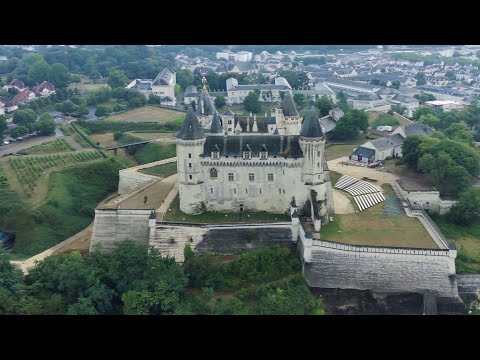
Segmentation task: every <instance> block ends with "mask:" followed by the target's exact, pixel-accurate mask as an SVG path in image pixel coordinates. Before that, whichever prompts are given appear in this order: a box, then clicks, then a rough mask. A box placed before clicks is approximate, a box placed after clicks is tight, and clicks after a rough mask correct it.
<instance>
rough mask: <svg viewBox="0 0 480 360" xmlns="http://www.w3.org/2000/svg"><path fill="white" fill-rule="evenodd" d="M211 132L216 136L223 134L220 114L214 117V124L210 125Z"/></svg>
mask: <svg viewBox="0 0 480 360" xmlns="http://www.w3.org/2000/svg"><path fill="white" fill-rule="evenodd" d="M210 132H211V133H214V134H219V133H222V132H223V130H222V123H221V121H220V116H218V113H215V115H213V119H212V124H211V125H210Z"/></svg>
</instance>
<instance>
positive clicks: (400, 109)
mask: <svg viewBox="0 0 480 360" xmlns="http://www.w3.org/2000/svg"><path fill="white" fill-rule="evenodd" d="M392 111H393V112H396V113H397V114H400V115H404V114H405V113H406V112H407V108H406V107H405V106H401V105H392Z"/></svg>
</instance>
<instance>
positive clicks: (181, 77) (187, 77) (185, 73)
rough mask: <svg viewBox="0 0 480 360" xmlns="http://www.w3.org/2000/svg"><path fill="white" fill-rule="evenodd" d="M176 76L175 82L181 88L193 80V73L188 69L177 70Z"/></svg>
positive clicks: (190, 83)
mask: <svg viewBox="0 0 480 360" xmlns="http://www.w3.org/2000/svg"><path fill="white" fill-rule="evenodd" d="M176 76H177V84H179V85H180V86H181V88H182V89H183V90H185V88H186V87H188V86H190V85H192V84H193V82H194V78H193V73H192V72H191V71H190V70H188V69H180V70H177V74H176Z"/></svg>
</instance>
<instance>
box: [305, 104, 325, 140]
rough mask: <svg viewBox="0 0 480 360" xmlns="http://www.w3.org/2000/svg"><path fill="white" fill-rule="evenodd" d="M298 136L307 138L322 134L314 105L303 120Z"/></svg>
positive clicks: (317, 136)
mask: <svg viewBox="0 0 480 360" xmlns="http://www.w3.org/2000/svg"><path fill="white" fill-rule="evenodd" d="M300 136H302V137H308V138H319V137H322V136H323V132H322V128H321V127H320V122H319V121H318V116H317V112H316V111H315V107H314V106H313V105H312V107H311V108H310V111H309V112H308V114H307V116H305V119H304V120H303V124H302V129H301V131H300Z"/></svg>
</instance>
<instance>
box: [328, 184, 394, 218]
mask: <svg viewBox="0 0 480 360" xmlns="http://www.w3.org/2000/svg"><path fill="white" fill-rule="evenodd" d="M335 187H336V188H337V189H342V190H344V191H346V192H348V193H349V194H351V195H353V199H354V200H355V202H356V203H357V206H358V208H359V209H360V211H363V210H365V209H368V208H369V207H372V206H374V205H377V204H379V203H381V202H382V201H384V200H385V196H383V194H382V192H381V191H380V189H379V188H378V187H376V186H375V185H372V184H370V183H369V182H367V181H363V180H360V179H357V178H354V177H353V176H349V175H343V176H342V177H341V178H340V179H339V180H338V181H337V183H336V184H335Z"/></svg>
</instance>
